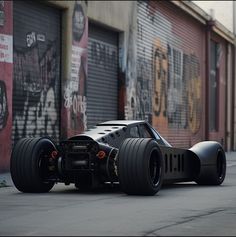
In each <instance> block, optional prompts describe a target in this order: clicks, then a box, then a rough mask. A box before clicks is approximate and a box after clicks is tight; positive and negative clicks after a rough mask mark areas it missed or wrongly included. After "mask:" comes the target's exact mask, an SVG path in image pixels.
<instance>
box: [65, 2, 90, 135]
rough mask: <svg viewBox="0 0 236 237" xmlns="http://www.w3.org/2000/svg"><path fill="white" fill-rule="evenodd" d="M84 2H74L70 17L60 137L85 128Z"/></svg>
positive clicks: (85, 54)
mask: <svg viewBox="0 0 236 237" xmlns="http://www.w3.org/2000/svg"><path fill="white" fill-rule="evenodd" d="M86 9H87V6H86V4H85V2H81V1H75V2H74V8H73V15H72V49H71V68H70V75H69V78H68V80H66V81H65V83H64V85H63V93H64V98H63V105H62V112H63V113H62V123H63V124H66V128H62V137H68V136H72V135H75V134H77V133H79V132H82V131H84V130H85V129H86V127H87V116H86V107H87V102H86V80H87V44H88V18H87V14H86Z"/></svg>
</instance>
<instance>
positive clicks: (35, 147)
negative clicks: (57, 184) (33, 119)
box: [10, 138, 56, 193]
mask: <svg viewBox="0 0 236 237" xmlns="http://www.w3.org/2000/svg"><path fill="white" fill-rule="evenodd" d="M55 150H56V147H55V145H54V144H53V142H52V141H51V140H49V139H48V138H23V139H20V140H19V141H18V142H17V143H16V145H15V147H14V148H13V151H12V154H11V161H10V172H11V177H12V181H13V183H14V185H15V186H16V188H17V189H18V190H19V191H21V192H29V193H40V192H48V191H50V190H51V189H52V187H53V186H54V182H52V181H47V176H48V174H49V170H48V159H49V156H50V154H51V152H52V151H55Z"/></svg>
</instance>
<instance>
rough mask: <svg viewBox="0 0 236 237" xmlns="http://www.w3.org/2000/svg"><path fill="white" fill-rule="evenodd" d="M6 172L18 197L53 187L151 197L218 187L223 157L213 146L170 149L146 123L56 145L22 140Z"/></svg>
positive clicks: (100, 129) (101, 128) (105, 127)
mask: <svg viewBox="0 0 236 237" xmlns="http://www.w3.org/2000/svg"><path fill="white" fill-rule="evenodd" d="M10 171H11V176H12V180H13V182H14V184H15V186H16V188H17V189H18V190H20V191H22V192H48V191H49V190H51V188H52V187H53V186H54V184H55V183H58V182H62V183H65V184H70V183H74V184H75V186H76V187H77V188H79V189H88V188H94V187H99V186H101V185H103V184H105V183H106V184H107V183H109V184H111V185H113V184H119V186H120V188H121V190H122V191H124V192H125V193H127V194H131V195H155V194H156V193H157V192H158V191H159V190H160V188H161V187H162V184H163V183H175V182H188V181H195V182H196V183H198V184H203V185H204V184H207V185H220V184H222V183H223V181H224V179H225V175H226V157H225V152H224V149H223V148H222V146H221V144H220V143H218V142H215V141H203V142H199V143H197V144H195V145H194V146H193V147H191V148H190V149H181V148H175V147H173V146H171V145H170V144H169V143H168V142H167V141H166V140H165V139H164V138H163V137H162V136H161V135H160V134H159V133H158V132H157V131H156V130H155V129H154V128H153V127H152V126H151V125H150V124H149V123H148V122H146V121H142V120H114V121H106V122H103V123H99V124H97V125H96V126H94V127H93V128H91V129H89V130H87V131H85V132H84V133H82V134H78V135H75V136H72V137H70V138H68V139H66V140H63V141H60V143H59V144H55V143H54V142H53V141H52V140H51V139H50V138H47V137H39V138H22V139H21V140H19V141H18V142H17V143H16V145H15V146H14V148H13V151H12V155H11V166H10Z"/></svg>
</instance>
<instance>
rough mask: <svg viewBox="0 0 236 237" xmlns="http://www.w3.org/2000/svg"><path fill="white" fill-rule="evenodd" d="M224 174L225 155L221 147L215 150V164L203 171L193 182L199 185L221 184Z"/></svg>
mask: <svg viewBox="0 0 236 237" xmlns="http://www.w3.org/2000/svg"><path fill="white" fill-rule="evenodd" d="M225 175H226V157H225V152H224V150H223V148H222V147H219V148H218V150H217V156H216V160H215V164H214V165H213V166H212V167H211V169H210V170H208V172H204V173H203V174H202V175H201V176H199V177H198V178H197V179H196V180H195V182H196V183H197V184H199V185H221V184H222V183H223V181H224V179H225Z"/></svg>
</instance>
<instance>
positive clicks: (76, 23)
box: [72, 2, 86, 41]
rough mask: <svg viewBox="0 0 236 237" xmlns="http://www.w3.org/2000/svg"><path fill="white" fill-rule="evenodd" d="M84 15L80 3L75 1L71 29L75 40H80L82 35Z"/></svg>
mask: <svg viewBox="0 0 236 237" xmlns="http://www.w3.org/2000/svg"><path fill="white" fill-rule="evenodd" d="M85 21H86V19H85V15H84V11H83V8H82V6H81V4H79V3H78V2H75V6H74V11H73V17H72V24H73V26H72V31H73V39H74V40H76V41H80V39H81V38H82V36H83V33H84V29H85Z"/></svg>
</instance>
